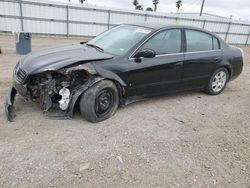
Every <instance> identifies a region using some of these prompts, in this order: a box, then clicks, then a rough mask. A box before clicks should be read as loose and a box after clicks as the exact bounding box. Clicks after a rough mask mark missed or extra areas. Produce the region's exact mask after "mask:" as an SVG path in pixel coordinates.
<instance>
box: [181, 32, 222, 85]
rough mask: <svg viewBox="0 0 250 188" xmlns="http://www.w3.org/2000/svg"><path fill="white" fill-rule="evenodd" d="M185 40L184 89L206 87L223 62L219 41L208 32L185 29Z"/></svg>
mask: <svg viewBox="0 0 250 188" xmlns="http://www.w3.org/2000/svg"><path fill="white" fill-rule="evenodd" d="M185 39H186V43H185V47H186V48H185V53H184V59H185V61H184V65H183V84H184V89H185V88H186V89H192V88H201V87H204V86H205V85H206V84H207V83H208V81H209V78H210V75H211V73H212V71H213V70H214V68H215V66H216V64H217V63H219V62H220V61H222V51H221V50H220V46H219V41H218V39H217V38H216V37H214V36H212V35H210V34H208V33H206V32H202V31H199V30H192V29H185Z"/></svg>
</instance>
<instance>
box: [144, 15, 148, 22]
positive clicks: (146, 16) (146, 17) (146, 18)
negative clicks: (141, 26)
mask: <svg viewBox="0 0 250 188" xmlns="http://www.w3.org/2000/svg"><path fill="white" fill-rule="evenodd" d="M147 20H148V15H147V14H145V17H144V21H145V22H146V21H147Z"/></svg>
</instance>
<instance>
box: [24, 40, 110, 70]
mask: <svg viewBox="0 0 250 188" xmlns="http://www.w3.org/2000/svg"><path fill="white" fill-rule="evenodd" d="M111 58H113V55H111V54H107V53H105V52H100V51H98V50H96V49H95V48H92V47H90V46H86V45H81V44H75V45H67V46H60V47H55V48H49V49H45V50H41V51H37V52H33V53H30V54H29V55H27V56H25V57H23V58H22V59H21V60H20V65H19V66H20V67H21V68H22V69H23V70H24V71H25V72H26V73H27V74H36V73H39V72H43V71H53V70H58V69H61V68H63V67H66V66H70V65H73V64H75V63H78V62H81V61H83V62H88V61H95V60H105V59H111Z"/></svg>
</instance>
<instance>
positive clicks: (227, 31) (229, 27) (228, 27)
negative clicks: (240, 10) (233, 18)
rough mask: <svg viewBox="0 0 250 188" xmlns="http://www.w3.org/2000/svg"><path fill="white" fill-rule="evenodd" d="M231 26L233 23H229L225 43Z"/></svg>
mask: <svg viewBox="0 0 250 188" xmlns="http://www.w3.org/2000/svg"><path fill="white" fill-rule="evenodd" d="M230 26H231V22H229V23H228V27H227V32H226V36H225V41H227V35H228V33H229V30H230Z"/></svg>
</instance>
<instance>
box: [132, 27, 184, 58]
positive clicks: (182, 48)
mask: <svg viewBox="0 0 250 188" xmlns="http://www.w3.org/2000/svg"><path fill="white" fill-rule="evenodd" d="M173 29H179V30H180V32H181V52H178V53H172V54H159V55H156V56H155V57H160V56H167V55H177V54H183V52H184V38H183V37H184V31H183V28H167V29H166V28H163V29H160V30H159V31H157V32H155V33H153V34H152V35H151V36H149V37H148V38H147V39H146V40H145V41H143V42H142V43H141V44H140V45H139V46H138V47H137V48H136V49H135V50H134V52H132V53H131V55H130V56H129V59H135V57H134V55H135V54H136V53H137V52H138V51H139V50H140V49H141V47H142V46H143V45H144V44H145V43H146V42H148V41H149V40H150V39H151V38H153V37H154V36H156V35H157V34H159V33H160V32H164V31H168V30H173Z"/></svg>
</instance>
